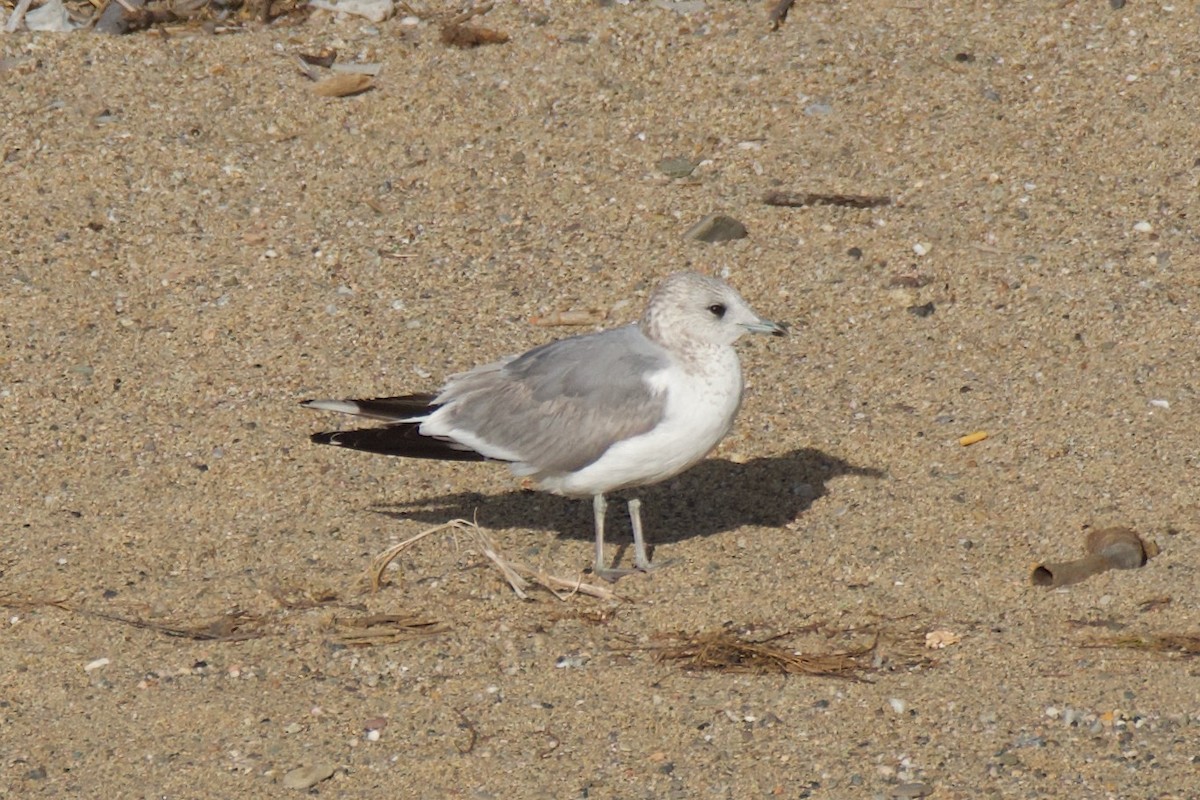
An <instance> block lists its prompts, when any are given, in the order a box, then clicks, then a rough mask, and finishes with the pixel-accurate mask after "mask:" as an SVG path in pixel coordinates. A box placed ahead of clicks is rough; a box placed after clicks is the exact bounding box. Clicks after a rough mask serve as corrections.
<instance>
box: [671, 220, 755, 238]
mask: <svg viewBox="0 0 1200 800" xmlns="http://www.w3.org/2000/svg"><path fill="white" fill-rule="evenodd" d="M749 235H750V233H749V231H747V230H746V226H745V225H743V224H742V223H740V222H738V221H737V220H736V219H734V218H733V217H727V216H725V215H724V214H709V215H708V216H707V217H705V218H704V219H702V220H700V221H699V222H697V223H696V224H695V225H693V226H692V227H690V228H688V229H687V231H686V232H685V233H684V234H683V238H684V239H685V240H688V241H692V242H707V243H708V244H714V243H716V242H728V241H731V240H733V239H745V238H746V237H747V236H749Z"/></svg>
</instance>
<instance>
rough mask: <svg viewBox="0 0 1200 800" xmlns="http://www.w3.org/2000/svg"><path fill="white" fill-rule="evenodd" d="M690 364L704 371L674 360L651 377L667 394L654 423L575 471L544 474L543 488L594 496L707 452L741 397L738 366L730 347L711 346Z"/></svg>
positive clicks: (662, 474) (680, 467) (664, 474)
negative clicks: (553, 474)
mask: <svg viewBox="0 0 1200 800" xmlns="http://www.w3.org/2000/svg"><path fill="white" fill-rule="evenodd" d="M692 363H693V364H703V369H702V370H693V371H689V370H688V369H685V368H684V366H683V365H681V364H678V363H677V364H673V365H672V366H671V367H669V368H667V369H665V370H662V371H661V372H658V373H656V374H655V375H653V376H651V377H650V383H651V384H652V385H653V386H654V387H655V388H656V389H658V390H659V391H663V392H665V393H666V397H667V403H666V409H665V411H664V413H663V418H662V420H661V421H660V422H659V424H658V425H656V426H655V427H654V428H653V429H651V430H650V431H648V432H646V433H644V434H642V435H640V436H635V437H633V438H630V439H626V440H624V441H622V442H618V443H617V444H614V445H613V446H612V447H610V448H609V449H608V450H606V451H605V453H604V455H602V456H601V457H600V458H599V459H597V460H596V461H595V462H594V463H592V464H590V465H588V466H587V467H584V468H583V469H582V470H579V471H578V472H575V473H571V474H568V475H559V476H553V477H548V478H546V479H545V480H543V481H542V484H541V488H543V489H547V490H549V491H551V492H555V493H557V494H566V495H592V494H597V493H603V492H609V491H614V490H617V489H622V488H625V487H629V486H641V485H645V484H651V483H657V482H658V481H662V480H666V479H667V478H670V477H672V476H674V475H678V474H679V473H680V472H683V471H684V470H685V469H687V468H688V467H690V466H692V465H693V464H695V463H696V462H697V461H699V460H700V459H702V458H704V457H705V456H706V455H708V453H709V452H710V451H711V450H712V449H713V448H714V447H716V446H717V443H718V442H720V441H721V439H723V438H725V434H727V433H729V429H730V428H731V427H732V426H733V419H734V417H735V416H736V415H737V411H738V407H739V406H740V405H741V401H742V370H741V365H740V364H739V363H738V359H737V353H736V352H734V350H733V348H732V347H714V348H712V350H711V351H710V352H705V353H704V356H703V358H701V359H697V360H696V361H694V362H692Z"/></svg>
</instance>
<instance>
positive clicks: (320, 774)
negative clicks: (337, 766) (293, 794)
mask: <svg viewBox="0 0 1200 800" xmlns="http://www.w3.org/2000/svg"><path fill="white" fill-rule="evenodd" d="M333 773H334V769H333V767H332V766H330V765H329V764H310V765H308V766H304V767H296V768H295V769H294V770H292V771H291V772H289V773H288V774H287V775H284V776H283V785H284V786H285V787H286V788H288V789H309V788H312V787H313V786H316V785H317V784H318V783H320V782H321V781H325V780H329V779H330V778H332V777H333Z"/></svg>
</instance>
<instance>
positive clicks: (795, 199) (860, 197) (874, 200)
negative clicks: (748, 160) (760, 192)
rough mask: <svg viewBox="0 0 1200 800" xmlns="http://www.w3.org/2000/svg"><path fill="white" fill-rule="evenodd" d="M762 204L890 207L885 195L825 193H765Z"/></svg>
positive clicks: (889, 200) (890, 201) (792, 206)
mask: <svg viewBox="0 0 1200 800" xmlns="http://www.w3.org/2000/svg"><path fill="white" fill-rule="evenodd" d="M763 202H764V203H766V204H767V205H769V206H784V207H786V208H802V207H804V206H842V207H844V208H879V207H881V206H890V205H891V204H892V198H890V197H888V196H886V195H870V194H829V193H825V192H779V191H773V192H767V194H766V195H765V196H764V197H763Z"/></svg>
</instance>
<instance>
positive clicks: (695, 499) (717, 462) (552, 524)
mask: <svg viewBox="0 0 1200 800" xmlns="http://www.w3.org/2000/svg"><path fill="white" fill-rule="evenodd" d="M842 475H857V476H863V477H871V478H882V477H884V476H885V475H886V473H885V472H884V471H883V470H880V469H876V468H874V467H860V466H855V465H854V464H850V463H848V462H846V461H843V460H842V459H840V458H837V457H836V456H831V455H829V454H827V453H823V452H821V451H820V450H816V449H812V448H802V449H799V450H793V451H791V452H790V453H784V454H782V455H777V456H766V457H763V458H755V459H752V460H750V461H746V462H744V463H734V462H732V461H728V460H725V459H720V458H714V459H708V460H705V461H702V462H700V463H699V464H697V465H696V466H694V467H692V468H691V469H690V470H688V471H687V472H685V473H683V474H682V475H679V476H677V477H675V478H672V479H671V480H668V481H666V482H664V483H660V484H656V485H654V486H644V487H638V488H635V489H630V490H627V491H624V492H614V493H613V494H612V495H610V496H609V511H608V519H609V523H608V525H607V526H606V530H607V531H608V532H609V536H608V537H607V538H609V539H610V540H612V541H613V542H614V543H618V542H623V541H627V540H628V535H629V522H628V517H627V516H626V515H625V514H624V513H623V509H621V506H620V505H618V504H617V503H615V502H614V501H615V500H616V499H617V498H621V497H624V498H625V499H629V498H632V497H639V498H640V499H641V500H642V523H643V527H644V528H645V530H646V537H647V539H648V540H649V541H650V542H652V543H654V544H666V543H670V542H679V541H682V540H684V539H690V538H694V537H698V536H711V535H712V534H715V533H722V532H724V531H730V530H734V529H736V528H739V527H742V526H744V525H754V526H762V527H781V526H783V525H787V524H788V523H790V522H792V521H793V520H795V519H796V517H797V516H798V515H800V514H801V513H803V512H804V511H805V510H807V509H808V508H809V507H810V506H811V505H812V504H813V503H814V502H815V501H816V500H818V499H820V498H821V497H824V496H825V494H826V493H827V491H828V490H827V488H826V487H827V484H828V483H829V481H831V480H833V479H834V478H837V477H840V476H842ZM372 510H373V511H375V512H377V513H379V514H383V515H385V516H388V517H391V518H393V519H406V520H417V521H420V522H425V523H430V524H440V523H443V522H445V521H446V520H448V519H450V518H454V517H460V518H466V519H471V518H473V517H475V516H476V513H477V512H478V516H479V518H480V520H481V524H484V525H486V526H487V527H489V528H533V529H536V530H554V531H557V532H559V534H560V535H561V536H565V537H569V538H577V539H587V540H591V539H592V538H593V536H594V531H593V526H592V504H591V503H590V502H588V501H587V500H580V499H578V498H570V497H559V496H557V495H552V494H547V493H544V492H539V491H535V490H532V489H518V490H514V491H510V492H505V493H503V494H499V495H485V494H482V493H480V492H470V491H466V492H453V493H450V494H444V495H440V496H436V497H430V498H426V499H424V500H414V501H410V502H404V503H388V504H380V505H376V506H373V507H372ZM614 512H616V513H614Z"/></svg>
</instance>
